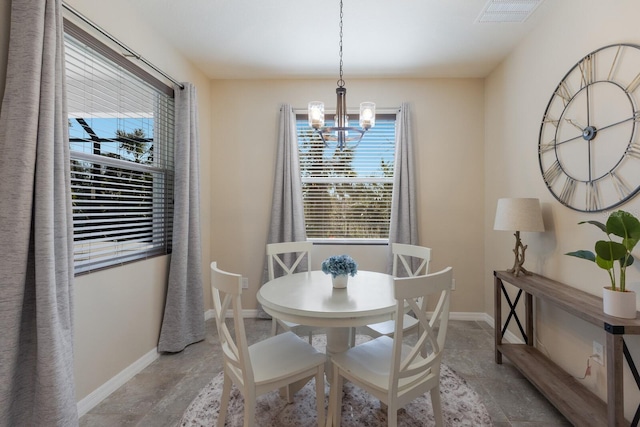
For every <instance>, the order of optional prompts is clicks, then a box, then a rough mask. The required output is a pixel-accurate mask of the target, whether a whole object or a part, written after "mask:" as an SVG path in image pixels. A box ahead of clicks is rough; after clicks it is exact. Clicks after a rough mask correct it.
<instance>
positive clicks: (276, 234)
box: [258, 104, 307, 319]
mask: <svg viewBox="0 0 640 427" xmlns="http://www.w3.org/2000/svg"><path fill="white" fill-rule="evenodd" d="M305 230H306V228H305V223H304V207H303V202H302V180H301V178H300V162H299V160H298V134H297V131H296V115H295V113H294V112H293V109H292V108H291V105H289V104H283V105H282V107H281V108H280V127H279V131H278V152H277V156H276V173H275V180H274V183H273V199H272V204H271V223H270V225H269V234H268V237H267V243H280V242H297V241H301V240H306V239H307V232H306V231H305ZM268 278H269V273H268V269H267V263H266V257H265V263H264V268H263V274H262V283H266V282H267V280H268ZM258 317H260V318H269V319H270V318H271V317H270V316H269V315H268V314H267V313H265V312H264V310H262V307H261V306H260V304H258Z"/></svg>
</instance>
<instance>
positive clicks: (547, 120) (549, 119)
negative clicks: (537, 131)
mask: <svg viewBox="0 0 640 427" xmlns="http://www.w3.org/2000/svg"><path fill="white" fill-rule="evenodd" d="M542 123H551V124H552V125H554V126H555V127H558V123H560V120H558V119H554V118H552V117H549V116H544V119H542Z"/></svg>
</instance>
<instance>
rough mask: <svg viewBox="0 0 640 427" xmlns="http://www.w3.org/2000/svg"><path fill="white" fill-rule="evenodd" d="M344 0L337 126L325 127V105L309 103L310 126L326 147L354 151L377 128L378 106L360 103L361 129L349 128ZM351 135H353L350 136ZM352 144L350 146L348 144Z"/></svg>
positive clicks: (337, 89)
mask: <svg viewBox="0 0 640 427" xmlns="http://www.w3.org/2000/svg"><path fill="white" fill-rule="evenodd" d="M342 16H343V14H342V0H340V50H339V51H340V77H339V79H338V82H337V84H338V87H337V88H336V95H337V102H336V115H335V126H325V125H324V103H322V102H320V101H312V102H309V111H308V114H309V126H311V127H312V128H313V129H314V130H315V132H316V133H317V134H318V135H319V136H320V138H321V139H322V141H323V142H324V144H325V145H326V146H328V145H329V141H335V142H336V148H337V149H339V150H340V151H342V150H344V149H354V148H356V147H357V146H358V144H359V143H360V141H361V140H362V137H363V136H364V134H365V132H366V131H368V130H369V129H371V128H372V127H373V126H375V123H376V104H375V103H373V102H362V103H360V121H359V124H360V127H359V128H358V127H355V126H349V116H348V115H347V88H346V87H344V79H343V77H342ZM350 133H351V134H350ZM350 142H352V143H353V144H351V145H350V146H348V145H347V144H348V143H350Z"/></svg>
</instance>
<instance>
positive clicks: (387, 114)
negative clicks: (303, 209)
mask: <svg viewBox="0 0 640 427" xmlns="http://www.w3.org/2000/svg"><path fill="white" fill-rule="evenodd" d="M398 111H399V109H378V110H377V111H376V123H379V122H380V121H382V120H392V121H393V122H394V142H393V144H394V145H393V151H394V155H393V158H394V159H393V164H394V175H392V176H391V177H384V178H383V177H381V178H376V177H362V178H359V177H354V178H348V177H335V178H331V177H316V178H312V180H313V182H318V183H321V182H324V183H347V184H351V183H374V184H377V183H387V184H391V186H392V189H391V197H390V200H389V223H390V222H391V199H392V198H393V191H394V188H393V184H394V179H395V145H396V144H397V138H396V135H397V131H398V129H397V123H398V122H397V120H398ZM347 113H348V114H349V116H353V117H357V115H358V111H356V110H353V111H352V110H348V112H347ZM294 115H295V118H296V138H298V139H299V130H300V129H299V127H298V123H299V122H305V123H306V122H308V112H307V110H302V109H296V110H294ZM333 115H335V111H334V110H325V116H326V117H332V116H333ZM307 126H308V125H307ZM309 129H310V128H309ZM375 129H376V127H375V126H374V127H373V128H372V129H371V130H369V131H368V133H369V132H373V131H375ZM298 149H300V142H299V141H298ZM300 163H301V161H300ZM300 166H301V165H300ZM300 178H301V182H302V184H303V185H304V183H305V181H306V182H309V178H308V177H305V176H303V171H302V166H301V167H300ZM306 223H307V218H306V214H305V225H306ZM389 225H390V224H389ZM307 240H308V241H311V242H313V243H314V244H319V245H388V244H389V236H388V235H387V237H386V238H383V237H380V238H373V237H366V238H355V237H335V238H331V237H330V238H327V237H308V236H307Z"/></svg>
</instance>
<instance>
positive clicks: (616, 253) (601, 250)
mask: <svg viewBox="0 0 640 427" xmlns="http://www.w3.org/2000/svg"><path fill="white" fill-rule="evenodd" d="M595 249H596V254H597V255H598V256H599V257H600V258H602V259H605V260H607V261H615V260H618V259H620V258H622V257H624V256H625V255H626V254H627V248H626V247H625V246H624V245H623V244H622V243H618V242H611V241H607V240H598V241H597V242H596V247H595Z"/></svg>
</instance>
